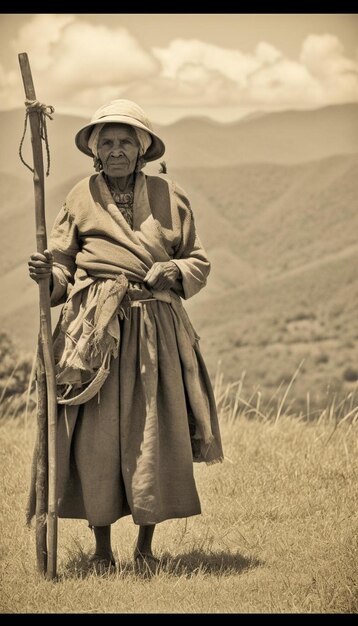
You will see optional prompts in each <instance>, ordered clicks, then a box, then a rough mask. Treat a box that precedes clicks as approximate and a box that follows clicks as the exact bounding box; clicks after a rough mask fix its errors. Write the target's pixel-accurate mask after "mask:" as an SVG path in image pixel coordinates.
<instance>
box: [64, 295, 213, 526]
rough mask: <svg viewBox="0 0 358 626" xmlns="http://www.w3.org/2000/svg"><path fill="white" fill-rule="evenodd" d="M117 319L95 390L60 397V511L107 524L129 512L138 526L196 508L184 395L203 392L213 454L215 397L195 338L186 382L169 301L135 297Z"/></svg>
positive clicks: (190, 420)
mask: <svg viewBox="0 0 358 626" xmlns="http://www.w3.org/2000/svg"><path fill="white" fill-rule="evenodd" d="M120 326H121V343H120V352H119V356H118V358H116V359H113V360H112V363H111V370H110V374H109V376H108V378H107V380H106V381H105V383H104V385H103V387H102V389H101V391H100V393H99V394H98V395H97V396H95V397H94V398H93V399H92V400H89V401H88V402H86V403H85V404H83V405H80V406H66V407H65V406H63V405H60V406H59V417H58V419H59V422H58V496H59V516H60V517H67V518H82V519H87V520H88V522H89V524H90V525H93V526H106V525H108V524H112V523H113V522H115V521H116V520H117V519H119V518H120V517H123V516H124V515H128V514H131V515H132V516H133V520H134V522H135V523H136V524H141V525H144V524H156V523H158V522H161V521H163V520H165V519H168V518H178V517H188V516H190V515H196V514H198V513H200V512H201V509H200V501H199V497H198V493H197V490H196V486H195V481H194V476H193V454H194V456H195V439H193V438H192V437H191V435H192V434H193V432H194V430H195V416H193V410H192V407H191V401H190V395H191V396H192V397H193V403H192V404H195V396H196V397H197V398H199V396H200V398H199V399H202V396H205V398H204V400H205V406H207V409H208V411H209V413H210V419H211V424H212V431H213V437H214V438H213V446H214V448H215V453H214V456H215V457H217V460H220V459H221V458H222V450H221V442H220V434H219V427H218V422H217V415H216V408H215V401H214V396H213V392H212V388H211V384H210V380H209V377H208V373H207V370H206V367H205V364H204V362H203V359H202V356H201V353H200V350H199V346H198V343H197V342H196V343H195V345H194V346H192V354H191V355H190V358H191V359H193V355H194V363H195V367H194V368H193V369H194V370H195V371H191V372H189V378H190V385H189V387H190V389H189V387H188V383H186V382H185V380H187V381H188V380H189V379H188V376H185V375H184V370H185V367H186V364H185V363H184V362H183V358H182V357H181V353H180V350H179V349H178V320H177V319H176V316H175V314H174V312H173V309H172V307H171V305H170V304H169V303H165V302H161V301H158V300H150V301H147V302H141V303H140V305H139V306H134V307H131V308H130V309H129V310H128V316H127V318H124V319H122V320H121V321H120ZM143 332H145V333H146V336H147V339H148V341H143ZM153 345H156V350H153V348H152V346H153ZM144 352H146V353H147V354H144ZM187 374H188V373H187ZM194 413H195V411H194ZM190 431H192V432H190ZM193 444H194V445H193ZM197 460H203V459H200V458H199V459H197ZM215 460H216V459H215Z"/></svg>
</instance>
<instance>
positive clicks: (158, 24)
mask: <svg viewBox="0 0 358 626" xmlns="http://www.w3.org/2000/svg"><path fill="white" fill-rule="evenodd" d="M19 52H27V53H28V55H29V59H30V64H31V68H32V74H33V78H34V83H35V88H36V93H37V97H38V98H39V99H40V100H41V101H42V102H45V103H46V104H51V105H53V106H54V107H55V109H56V111H57V112H62V113H68V114H77V115H83V116H85V117H90V116H91V115H92V114H93V113H94V111H95V110H96V109H97V108H98V107H100V106H101V105H103V104H104V103H106V102H109V101H111V100H113V99H116V98H129V99H131V100H134V101H136V102H137V103H138V104H139V105H141V106H142V107H143V108H144V109H145V111H146V112H147V114H148V116H149V117H151V119H152V121H153V122H155V123H159V124H166V123H171V122H173V121H175V120H177V119H180V118H181V117H185V116H192V115H199V116H203V115H204V116H209V117H211V118H212V119H215V120H217V121H220V122H229V121H232V120H235V119H239V118H241V117H242V116H244V115H248V114H250V113H255V112H257V111H279V110H286V109H305V108H318V107H322V106H327V105H330V104H340V103H346V102H357V101H358V14H314V13H312V14H281V13H273V14H249V13H234V14H226V13H222V14H220V13H215V14H213V13H212V14H185V13H179V14H163V13H148V14H100V13H96V14H93V13H92V14H63V13H61V14H55V13H53V14H42V13H40V14H21V13H20V14H10V13H9V14H1V15H0V109H2V110H7V109H12V108H20V107H22V106H23V100H24V94H23V87H22V82H21V75H20V71H19V67H18V60H17V55H18V53H19Z"/></svg>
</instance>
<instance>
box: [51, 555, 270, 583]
mask: <svg viewBox="0 0 358 626" xmlns="http://www.w3.org/2000/svg"><path fill="white" fill-rule="evenodd" d="M263 564H264V561H260V560H259V559H257V558H255V557H250V556H249V557H247V556H244V555H243V554H241V553H240V552H238V551H237V552H228V551H210V552H205V551H204V550H192V551H191V552H185V553H182V554H177V555H176V556H172V555H171V554H169V553H163V554H162V555H161V557H160V561H159V565H158V567H157V569H156V572H155V573H157V574H160V573H161V572H163V573H165V574H169V575H171V576H178V577H179V576H184V577H186V578H191V577H192V576H193V575H194V576H195V575H197V574H201V575H203V574H204V575H205V574H217V575H220V576H229V575H234V574H242V573H244V572H245V571H247V570H250V569H253V568H255V567H259V566H260V565H263ZM94 573H96V575H100V576H106V577H108V576H119V577H121V578H123V577H127V576H136V575H138V571H137V569H136V566H135V563H134V561H133V560H129V559H124V560H118V559H116V566H115V567H110V568H109V569H101V570H97V571H94V569H93V566H92V565H91V564H90V561H89V555H88V554H86V553H84V552H80V553H79V554H77V555H74V556H73V557H72V558H71V559H70V560H69V561H68V562H67V563H66V566H65V569H64V572H63V576H64V577H65V578H78V577H80V578H85V577H87V576H90V575H93V574H94Z"/></svg>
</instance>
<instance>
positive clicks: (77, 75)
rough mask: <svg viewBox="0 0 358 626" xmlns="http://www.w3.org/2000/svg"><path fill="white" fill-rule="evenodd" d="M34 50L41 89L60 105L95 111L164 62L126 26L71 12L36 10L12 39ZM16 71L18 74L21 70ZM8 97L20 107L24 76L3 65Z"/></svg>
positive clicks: (18, 46)
mask: <svg viewBox="0 0 358 626" xmlns="http://www.w3.org/2000/svg"><path fill="white" fill-rule="evenodd" d="M12 47H13V49H14V50H15V51H16V52H20V51H26V52H28V54H29V58H30V63H31V67H32V71H33V74H34V76H35V78H36V80H35V82H36V89H37V93H38V94H40V93H41V95H42V96H43V98H44V99H46V101H48V102H50V101H51V103H53V104H55V105H56V107H59V108H63V107H67V108H70V107H75V108H76V107H79V109H82V111H85V112H93V109H94V108H97V107H98V106H100V105H101V104H103V98H104V99H107V98H108V97H109V98H111V99H112V98H116V97H120V96H121V94H122V91H123V89H124V88H126V87H127V85H128V84H130V83H131V82H133V81H138V80H141V79H143V77H145V78H148V77H150V76H151V75H153V74H156V73H158V71H159V69H160V67H159V64H158V61H157V60H156V59H155V57H154V56H153V55H152V54H150V53H149V52H147V51H145V50H144V49H143V48H142V47H141V45H140V44H139V42H138V41H137V40H136V39H135V38H134V37H133V36H132V35H131V34H130V33H129V32H128V31H127V30H126V29H124V28H121V27H119V28H108V27H106V26H103V25H100V24H99V25H97V24H90V23H87V22H86V21H84V20H82V19H78V18H76V17H75V16H71V15H35V16H34V17H33V18H32V19H31V20H30V21H29V22H28V23H27V24H26V25H25V26H24V27H22V28H21V29H20V30H19V33H18V36H17V38H16V39H15V40H14V41H13V42H12ZM15 76H16V73H15ZM0 81H1V85H2V87H3V89H2V92H1V95H3V96H4V99H3V100H2V102H3V103H4V102H7V103H8V104H9V103H11V104H12V105H13V106H20V105H21V103H22V101H23V95H21V84H20V83H21V79H20V74H19V72H18V73H17V84H16V85H14V71H13V70H12V71H9V72H6V71H5V69H4V68H3V67H1V66H0Z"/></svg>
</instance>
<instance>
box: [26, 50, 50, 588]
mask: <svg viewBox="0 0 358 626" xmlns="http://www.w3.org/2000/svg"><path fill="white" fill-rule="evenodd" d="M19 63H20V69H21V75H22V80H23V83H24V89H25V95H26V102H25V104H26V121H27V117H28V118H29V120H30V127H31V143H32V155H33V165H34V167H33V168H29V169H31V170H32V171H33V180H34V192H35V218H36V243H37V252H41V253H42V254H43V253H44V250H46V248H47V236H46V219H45V184H44V183H45V178H44V165H43V155H42V141H43V140H44V141H45V142H46V149H47V156H48V157H49V152H48V144H47V133H46V116H48V117H49V112H51V113H52V112H53V107H46V106H45V105H43V104H40V103H39V102H38V101H37V100H36V94H35V88H34V83H33V80H32V75H31V69H30V64H29V59H28V56H27V54H26V53H25V52H24V53H21V54H19ZM25 132H26V122H25V131H24V133H25ZM22 141H23V140H22ZM21 147H22V142H21V146H20V157H21V159H22V156H21ZM22 160H23V159H22ZM25 165H27V164H26V163H25ZM27 167H29V166H28V165H27ZM47 173H48V172H47ZM39 300H40V302H39V304H40V332H39V346H38V363H37V385H38V435H37V461H36V468H35V470H36V554H37V565H38V569H39V570H40V572H42V573H43V574H46V577H47V578H48V579H53V578H55V576H56V567H57V494H56V473H57V472H56V470H57V463H56V460H57V459H56V456H57V445H56V437H57V393H56V377H55V363H54V357H53V346H52V331H51V308H50V285H49V279H44V280H40V281H39ZM46 409H47V411H46ZM46 496H47V497H46Z"/></svg>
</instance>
